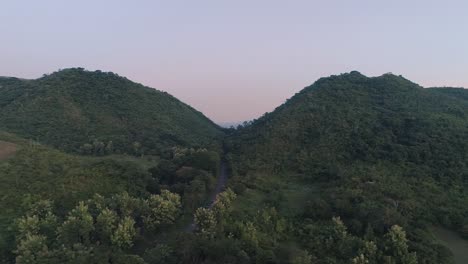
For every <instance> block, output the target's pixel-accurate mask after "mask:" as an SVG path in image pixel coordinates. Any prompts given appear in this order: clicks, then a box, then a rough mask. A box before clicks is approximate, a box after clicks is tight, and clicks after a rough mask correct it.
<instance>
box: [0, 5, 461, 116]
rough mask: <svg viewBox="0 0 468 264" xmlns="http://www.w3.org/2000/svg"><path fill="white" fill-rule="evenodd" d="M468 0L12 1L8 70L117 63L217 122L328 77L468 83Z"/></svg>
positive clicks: (6, 13)
mask: <svg viewBox="0 0 468 264" xmlns="http://www.w3.org/2000/svg"><path fill="white" fill-rule="evenodd" d="M467 11H468V1H430V0H429V1H428V0H425V1H423V0H413V1H408V0H406V1H403V0H396V1H375V0H368V1H360V0H356V1H344V0H343V1H337V0H332V1H312V0H307V1H305V0H304V1H294V0H293V1H275V0H235V1H219V0H211V1H208V0H197V1H188V0H186V1H180V0H171V1H143V0H141V1H130V0H128V1H118V0H113V1H110V0H100V1H91V0H82V1H63V0H61V1H59V0H55V1H53V0H42V1H32V0H31V1H25V0H18V1H3V3H2V6H1V8H0V32H1V41H0V76H1V75H3V76H16V77H22V78H37V77H40V76H41V75H42V74H43V73H51V72H53V71H56V70H58V69H60V68H69V67H83V68H86V69H89V70H96V69H100V70H103V71H113V72H116V73H118V74H119V75H122V76H125V77H127V78H129V79H131V80H133V81H136V82H140V83H142V84H145V85H147V86H151V87H154V88H157V89H159V90H164V91H167V92H169V93H171V94H172V95H174V96H176V97H178V98H179V99H181V100H182V101H184V102H186V103H188V104H190V105H192V106H193V107H195V108H196V109H198V110H200V111H202V112H203V113H204V114H206V115H207V116H208V117H210V118H212V119H213V120H214V121H216V122H218V123H230V122H238V121H243V120H250V119H252V118H257V117H259V116H260V115H262V114H263V113H265V112H267V111H271V110H273V109H274V108H275V107H276V106H278V105H279V104H281V103H283V102H284V101H285V100H286V99H287V98H289V97H290V96H292V95H293V94H294V93H296V92H298V91H299V90H301V89H302V88H303V87H305V86H308V85H309V84H311V83H312V82H314V81H315V80H316V79H318V78H319V77H322V76H328V75H331V74H338V73H342V72H349V71H351V70H358V71H360V72H362V73H363V74H366V75H370V76H374V75H381V74H383V73H386V72H393V73H395V74H402V75H403V76H405V77H406V78H408V79H410V80H412V81H414V82H417V83H419V84H421V85H423V86H444V85H445V86H468V48H467V47H468V16H467Z"/></svg>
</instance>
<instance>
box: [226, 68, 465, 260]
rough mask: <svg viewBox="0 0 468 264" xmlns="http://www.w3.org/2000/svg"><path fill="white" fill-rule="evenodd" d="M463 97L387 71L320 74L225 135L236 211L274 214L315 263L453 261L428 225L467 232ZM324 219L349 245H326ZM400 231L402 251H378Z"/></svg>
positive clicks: (459, 91) (458, 92) (457, 91)
mask: <svg viewBox="0 0 468 264" xmlns="http://www.w3.org/2000/svg"><path fill="white" fill-rule="evenodd" d="M467 95H468V91H467V90H463V89H455V88H433V89H426V88H423V87H421V86H419V85H417V84H415V83H413V82H411V81H409V80H407V79H405V78H403V77H401V76H396V75H393V74H384V75H382V76H379V77H373V78H369V77H366V76H364V75H362V74H360V73H359V72H351V73H347V74H342V75H337V76H331V77H328V78H322V79H319V80H318V81H317V82H315V83H314V84H313V85H311V86H309V87H306V88H305V89H303V90H302V91H301V92H299V93H298V94H296V95H295V96H293V97H292V98H291V99H289V100H288V101H287V102H286V103H285V104H283V105H281V106H279V107H278V108H277V109H276V110H275V111H273V112H272V113H268V114H266V115H264V116H263V117H261V118H259V119H258V120H255V121H254V122H253V123H252V124H250V125H247V126H244V127H242V128H240V129H238V130H237V131H235V132H234V133H232V134H231V135H230V136H229V137H228V140H227V143H226V145H227V146H228V148H229V149H230V154H229V155H228V157H229V160H230V161H231V164H232V171H233V175H234V177H233V179H232V180H231V181H230V184H231V187H232V188H233V189H234V190H235V191H237V192H238V193H243V195H240V196H239V197H240V198H239V199H240V200H241V201H242V200H243V199H244V202H243V203H241V204H242V206H241V207H240V208H241V209H242V210H243V211H254V210H255V209H254V208H255V207H259V206H261V205H262V204H268V205H269V206H273V207H274V208H276V209H277V210H278V211H279V212H281V214H282V216H284V217H286V218H287V219H288V222H289V223H290V224H291V226H294V228H293V231H290V232H289V233H288V235H287V237H286V238H283V239H284V240H283V241H295V242H296V243H298V244H300V245H303V247H302V248H301V249H303V250H307V252H309V253H310V255H311V256H310V257H311V259H314V260H317V261H316V263H351V262H350V261H351V260H353V262H352V263H451V260H450V257H449V254H448V253H447V251H446V249H444V248H443V247H441V246H439V245H438V243H437V241H436V240H435V239H434V236H433V234H432V233H431V231H430V230H431V226H444V227H445V228H448V229H452V230H454V231H457V232H458V233H459V234H460V235H462V236H465V237H468V209H467V208H466V206H465V205H466V204H467V203H468V194H467V193H466V191H465V190H466V187H468V186H467V185H468V184H467V183H468V101H467V100H466V99H467ZM332 217H340V219H341V221H343V224H344V226H345V228H346V229H347V236H348V238H346V239H343V240H340V239H338V240H335V241H333V242H330V244H327V243H328V242H327V243H323V240H320V237H328V236H333V234H332V233H330V234H329V233H327V231H320V230H325V229H326V226H327V225H326V224H324V223H330V221H331V219H332ZM327 221H328V222H327ZM399 227H402V228H403V230H404V231H405V232H406V238H405V239H403V240H406V239H408V241H403V240H402V241H400V242H401V245H404V249H399V250H403V251H404V252H406V253H404V254H403V253H401V252H400V251H399V252H400V253H397V251H392V250H390V249H391V247H388V244H387V246H385V245H386V243H387V242H385V240H386V237H387V238H388V236H387V235H385V234H386V232H388V231H389V230H392V229H393V228H399ZM257 228H261V227H260V226H258V227H257ZM258 236H260V235H258ZM349 236H351V237H353V240H354V241H353V242H350V241H349ZM314 237H315V238H314ZM327 241H328V240H327ZM261 243H262V242H259V244H261ZM285 243H286V242H285ZM368 243H375V244H376V245H377V246H376V247H375V248H374V249H373V250H372V252H374V253H370V252H368V253H365V252H366V250H368V248H367V249H366V247H367V246H363V245H366V244H367V245H368ZM406 243H407V245H405V244H406ZM344 248H346V249H349V250H350V251H349V252H348V253H346V251H345V250H344ZM342 249H343V250H342ZM351 249H352V250H351ZM395 250H396V248H395ZM338 251H339V252H338ZM356 252H362V256H356V255H355V253H356ZM375 252H377V253H375ZM410 252H414V253H415V254H412V253H410ZM325 259H326V260H327V261H325ZM314 263H315V262H314Z"/></svg>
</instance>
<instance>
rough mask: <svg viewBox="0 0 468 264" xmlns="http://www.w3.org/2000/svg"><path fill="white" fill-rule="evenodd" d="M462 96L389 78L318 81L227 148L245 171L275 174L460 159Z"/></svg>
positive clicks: (467, 107)
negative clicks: (318, 167) (247, 167)
mask: <svg viewBox="0 0 468 264" xmlns="http://www.w3.org/2000/svg"><path fill="white" fill-rule="evenodd" d="M467 96H468V91H467V90H464V89H455V88H450V89H449V88H433V89H425V88H422V87H421V86H419V85H417V84H415V83H412V82H410V81H408V80H406V79H405V78H403V77H401V76H395V75H392V74H385V75H382V76H380V77H374V78H368V77H366V76H364V75H362V74H360V73H358V72H351V73H348V74H342V75H338V76H331V77H329V78H322V79H320V80H318V81H317V82H316V83H314V84H313V85H311V86H309V87H307V88H305V89H304V90H302V91H301V92H299V93H298V94H296V95H295V96H293V97H292V98H291V99H289V100H288V101H287V102H286V103H285V104H283V105H281V106H280V107H278V108H277V109H276V110H275V111H273V112H272V113H268V114H266V115H264V116H263V117H261V118H259V119H258V120H256V121H255V122H253V124H252V125H250V126H246V127H244V128H243V129H241V130H240V131H239V132H238V133H236V134H235V136H233V137H232V141H231V142H232V143H233V144H234V146H233V147H234V149H235V151H238V152H239V153H242V154H245V155H242V156H239V157H241V158H242V159H244V160H245V161H246V163H247V164H248V163H249V162H248V161H252V160H255V164H253V165H254V166H255V167H257V168H258V167H259V166H263V165H264V166H266V167H270V168H271V167H274V168H275V169H276V170H281V169H288V170H289V169H291V168H292V169H297V170H299V171H306V170H312V169H313V166H314V164H315V163H313V162H312V163H311V162H310V161H320V163H322V164H323V163H325V162H328V163H349V162H350V161H353V162H354V161H358V160H359V161H369V162H375V161H377V160H388V161H395V162H396V161H411V162H416V163H427V164H432V165H436V164H440V163H443V162H451V161H449V160H453V158H454V155H455V156H456V158H457V160H463V159H464V158H465V157H466V152H465V150H466V149H465V148H464V147H465V146H466V145H467V144H468V142H467V141H466V140H465V139H466V133H467V132H468V128H467V122H468V121H467V120H468V104H467V102H466V97H467ZM448 154H450V155H448ZM272 163H274V164H272ZM311 166H312V167H311ZM314 171H316V170H315V169H314Z"/></svg>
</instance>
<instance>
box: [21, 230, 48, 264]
mask: <svg viewBox="0 0 468 264" xmlns="http://www.w3.org/2000/svg"><path fill="white" fill-rule="evenodd" d="M15 253H16V254H17V257H16V263H18V264H35V263H47V262H46V259H47V257H48V255H49V251H48V248H47V244H46V237H45V236H41V235H31V234H27V235H26V237H24V238H23V239H22V240H21V241H20V243H19V245H18V248H17V249H16V251H15Z"/></svg>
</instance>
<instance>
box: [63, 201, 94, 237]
mask: <svg viewBox="0 0 468 264" xmlns="http://www.w3.org/2000/svg"><path fill="white" fill-rule="evenodd" d="M93 230H94V220H93V217H92V216H91V214H90V213H89V211H88V206H87V205H85V203H84V202H80V203H79V204H78V206H77V207H75V208H74V209H73V210H72V211H71V212H70V213H69V214H68V216H67V218H66V220H65V222H63V224H62V226H61V227H60V228H59V230H58V233H59V237H60V240H61V241H62V242H63V243H65V244H67V245H73V244H75V243H81V244H83V245H89V243H90V239H91V232H92V231H93Z"/></svg>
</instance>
